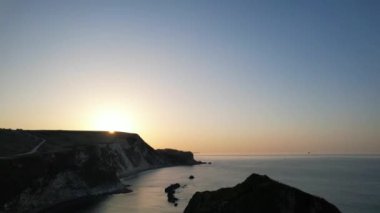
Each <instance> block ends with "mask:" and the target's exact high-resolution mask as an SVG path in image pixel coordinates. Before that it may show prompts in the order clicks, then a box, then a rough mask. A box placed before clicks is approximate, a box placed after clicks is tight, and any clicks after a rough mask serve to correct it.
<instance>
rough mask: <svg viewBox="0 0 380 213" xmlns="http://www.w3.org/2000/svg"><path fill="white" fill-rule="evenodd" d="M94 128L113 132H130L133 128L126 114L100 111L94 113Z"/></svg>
mask: <svg viewBox="0 0 380 213" xmlns="http://www.w3.org/2000/svg"><path fill="white" fill-rule="evenodd" d="M94 125H95V129H96V130H102V131H108V132H109V133H111V134H113V133H114V132H116V131H118V132H132V131H133V128H132V125H131V122H130V120H129V119H128V118H127V116H125V115H123V114H122V113H117V112H102V113H100V114H98V115H96V118H95V122H94Z"/></svg>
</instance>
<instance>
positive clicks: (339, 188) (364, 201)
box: [70, 156, 380, 213]
mask: <svg viewBox="0 0 380 213" xmlns="http://www.w3.org/2000/svg"><path fill="white" fill-rule="evenodd" d="M196 158H197V159H199V160H203V161H211V162H212V164H211V165H198V166H192V167H182V166H180V167H171V168H163V169H157V170H151V171H146V172H143V173H140V174H138V175H137V176H135V177H132V178H129V179H127V180H124V182H125V183H126V184H130V185H131V187H130V188H131V189H132V190H133V192H132V193H128V194H117V195H111V196H108V197H105V198H104V199H102V200H99V201H97V202H93V203H91V204H86V205H82V206H80V207H78V206H76V207H75V208H76V211H74V212H97V213H111V212H112V213H117V212H144V213H145V212H183V210H184V208H185V207H186V205H187V203H188V201H189V199H190V198H191V196H192V195H193V194H194V193H195V192H196V191H204V190H215V189H218V188H221V187H227V186H234V185H236V184H237V183H240V182H242V181H243V180H244V179H245V178H246V177H248V176H249V175H250V174H251V173H258V174H266V175H268V176H269V177H271V178H272V179H275V180H278V181H280V182H282V183H285V184H288V185H291V186H295V187H297V188H299V189H301V190H303V191H305V192H308V193H311V194H314V195H317V196H320V197H323V198H325V199H327V200H328V201H330V202H331V203H333V204H335V205H336V206H337V207H338V208H339V209H340V210H341V211H342V212H345V213H358V212H360V213H378V212H380V157H379V156H196ZM190 175H193V176H195V178H194V179H193V180H189V179H188V177H189V176H190ZM172 183H180V184H181V185H182V186H183V187H181V188H180V189H178V190H177V193H176V196H177V197H178V198H179V202H178V206H177V207H175V206H173V205H172V204H170V203H168V202H167V201H166V194H165V193H164V188H165V187H167V186H168V185H170V184H172ZM71 208H72V207H71ZM72 210H73V209H71V210H70V211H72Z"/></svg>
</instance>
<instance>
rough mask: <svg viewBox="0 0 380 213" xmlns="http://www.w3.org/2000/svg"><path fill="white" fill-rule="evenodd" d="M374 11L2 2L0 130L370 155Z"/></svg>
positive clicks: (377, 92)
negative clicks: (105, 133)
mask: <svg viewBox="0 0 380 213" xmlns="http://www.w3.org/2000/svg"><path fill="white" fill-rule="evenodd" d="M379 11H380V1H376V0H374V1H369V0H357V1H351V0H345V1H341V0H334V1H331V0H320V1H309V0H303V1H293V0H289V1H280V0H278V1H270V0H265V1H264V0H263V1H256V0H252V1H235V0H234V1H232V0H231V1H221V0H213V1H211V0H195V1H181V0H180V1H174V0H158V1H153V0H152V1H115V0H107V1H105V0H104V1H96V0H94V1H84V0H79V1H69V0H68V1H39V0H36V1H27V0H25V1H18V0H16V1H13V0H12V1H11V0H0V127H1V128H22V129H69V130H117V131H126V132H136V133H138V134H140V135H141V137H142V138H143V139H144V140H145V141H146V142H148V143H149V144H150V145H151V146H153V147H154V148H165V147H170V148H176V149H182V150H191V151H193V152H196V153H222V154H223V153H226V154H228V153H230V154H231V153H234V154H237V153H238V154H304V153H307V152H311V153H316V154H379V153H380V35H379V34H380V13H379Z"/></svg>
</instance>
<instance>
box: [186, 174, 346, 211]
mask: <svg viewBox="0 0 380 213" xmlns="http://www.w3.org/2000/svg"><path fill="white" fill-rule="evenodd" d="M184 212H185V213H193V212H196V213H234V212H236V213H237V212H239V213H242V212H266V213H285V212H286V213H339V212H340V211H339V210H338V208H336V207H335V206H334V205H333V204H331V203H329V202H327V201H326V200H324V199H322V198H319V197H316V196H313V195H311V194H308V193H305V192H303V191H301V190H298V189H296V188H293V187H291V186H287V185H285V184H282V183H279V182H277V181H274V180H272V179H270V178H269V177H267V176H265V175H257V174H252V175H251V176H249V177H248V178H247V179H246V180H245V181H244V182H243V183H240V184H238V185H236V186H235V187H233V188H222V189H219V190H217V191H212V192H210V191H205V192H196V193H195V194H194V195H193V197H192V198H191V200H190V202H189V204H188V205H187V207H186V209H185V211H184Z"/></svg>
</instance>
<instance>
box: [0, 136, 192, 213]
mask: <svg viewBox="0 0 380 213" xmlns="http://www.w3.org/2000/svg"><path fill="white" fill-rule="evenodd" d="M31 144H32V145H31ZM12 147H13V148H12ZM14 147H17V148H14ZM0 149H1V150H3V151H2V153H1V154H2V155H1V156H0V187H1V191H0V212H37V211H40V210H42V209H45V208H48V207H50V206H53V205H56V204H59V203H62V202H65V201H69V200H74V199H78V198H83V197H87V196H94V195H102V194H109V193H118V192H125V191H127V189H126V188H125V186H124V185H123V184H122V183H121V182H120V178H121V177H125V176H127V175H131V174H135V173H136V172H139V171H143V170H147V169H153V168H158V167H164V166H172V165H194V164H196V163H197V162H196V161H195V160H194V159H193V158H192V154H191V156H190V155H189V154H188V153H186V154H185V155H184V156H183V157H181V156H182V155H183V153H182V152H179V151H175V150H171V151H170V153H171V154H169V156H171V155H172V154H173V153H177V154H174V155H177V157H179V158H180V159H181V161H178V162H177V161H175V160H174V158H171V157H167V156H168V155H167V154H166V153H167V152H166V151H162V150H161V151H156V150H154V149H153V148H152V147H150V146H149V145H148V144H146V143H145V142H144V141H143V140H142V139H141V138H140V136H139V135H137V134H129V133H121V132H115V133H113V134H110V133H108V132H91V131H22V130H17V131H11V130H0ZM17 150H20V151H19V152H17ZM190 158H191V159H190ZM184 162H186V163H184Z"/></svg>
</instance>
